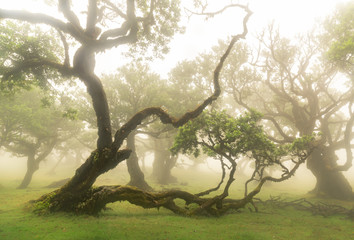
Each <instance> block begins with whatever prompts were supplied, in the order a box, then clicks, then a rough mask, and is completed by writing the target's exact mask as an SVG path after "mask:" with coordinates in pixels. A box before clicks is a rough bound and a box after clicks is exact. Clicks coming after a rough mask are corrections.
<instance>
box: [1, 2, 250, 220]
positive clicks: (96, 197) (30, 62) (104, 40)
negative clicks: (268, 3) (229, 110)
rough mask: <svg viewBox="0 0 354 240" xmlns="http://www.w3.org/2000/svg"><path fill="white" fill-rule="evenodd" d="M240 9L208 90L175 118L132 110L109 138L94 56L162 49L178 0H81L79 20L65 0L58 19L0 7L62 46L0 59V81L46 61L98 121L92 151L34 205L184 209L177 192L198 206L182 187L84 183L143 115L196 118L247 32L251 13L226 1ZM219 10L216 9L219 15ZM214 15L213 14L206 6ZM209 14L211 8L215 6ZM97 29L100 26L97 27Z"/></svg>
mask: <svg viewBox="0 0 354 240" xmlns="http://www.w3.org/2000/svg"><path fill="white" fill-rule="evenodd" d="M235 7H236V8H241V9H243V10H245V11H246V15H245V17H244V20H243V27H244V30H243V32H242V33H241V34H238V35H235V36H234V37H233V38H232V39H231V40H230V44H229V45H228V46H227V48H226V50H225V53H223V54H222V55H221V56H220V60H219V61H218V63H217V65H216V67H215V71H214V75H213V82H214V91H213V93H212V94H211V95H210V96H209V97H208V98H206V99H205V100H204V101H203V102H202V103H201V104H200V105H199V106H197V107H196V108H194V109H193V110H191V111H189V112H187V113H185V114H183V115H182V116H181V117H180V118H174V117H172V116H171V115H170V114H169V113H168V112H167V111H165V110H164V109H163V108H161V107H149V108H145V109H143V110H141V111H139V112H137V113H135V114H134V115H133V116H132V117H131V118H130V119H129V120H128V121H127V122H126V123H125V124H123V125H122V126H120V127H119V129H118V130H117V131H116V132H115V133H114V137H113V138H112V123H111V115H110V110H109V104H108V101H107V98H106V93H105V90H104V88H103V85H102V83H101V80H100V78H99V77H98V76H97V75H96V74H95V55H96V54H97V53H99V52H103V51H107V50H109V49H111V48H114V47H117V46H120V45H123V44H131V46H132V48H131V49H130V52H131V53H133V55H134V56H135V55H136V52H134V50H135V49H136V48H140V49H141V48H143V50H144V51H145V53H149V50H151V51H152V53H157V54H161V53H164V52H165V50H167V48H166V46H167V45H166V44H167V43H168V41H169V40H170V39H171V37H172V36H173V34H174V33H175V32H177V31H179V30H180V27H179V25H178V22H179V19H180V16H181V15H180V8H179V1H167V0H161V1H159V2H155V1H154V0H152V1H150V2H143V1H135V0H127V1H120V2H119V4H117V3H112V2H111V1H109V0H104V1H98V0H88V7H87V11H85V12H84V15H85V16H86V26H85V27H83V26H82V25H81V22H80V18H79V17H78V15H77V14H75V13H74V12H73V11H72V9H71V6H70V1H68V0H59V1H58V9H59V11H60V12H61V13H62V14H63V16H64V18H62V19H58V18H55V17H52V16H49V15H46V14H39V13H30V12H26V11H17V10H4V9H0V18H1V19H16V20H20V21H26V22H29V23H31V24H38V23H41V24H46V25H48V26H49V27H51V28H53V29H56V30H57V31H58V34H59V35H60V37H61V41H62V44H63V46H64V49H63V50H64V53H65V54H64V58H60V59H50V58H48V57H46V56H41V57H38V56H33V55H31V56H30V57H29V58H26V59H23V61H21V62H20V64H18V65H17V66H15V65H13V64H11V62H10V63H9V64H8V65H7V66H6V71H7V72H8V74H6V75H3V76H2V81H4V82H6V81H11V79H17V78H15V76H14V75H15V73H17V72H19V70H20V71H21V72H26V71H28V70H30V69H32V68H39V69H43V68H49V69H51V70H53V71H55V72H58V73H61V74H62V75H65V76H70V77H77V78H79V79H80V80H81V81H82V82H83V83H84V84H85V86H86V87H87V92H88V94H89V95H90V97H91V100H92V105H93V109H94V111H95V115H96V119H97V128H98V139H97V149H96V150H94V151H93V152H92V153H91V155H90V156H89V157H88V159H87V160H86V162H85V163H83V164H82V165H81V166H80V167H79V168H78V169H77V170H76V172H75V175H74V176H73V177H72V178H71V180H70V181H69V182H68V183H67V184H65V185H64V186H63V187H61V188H60V189H58V190H56V191H54V192H52V193H49V194H46V195H44V196H42V197H41V198H40V199H38V200H37V201H36V202H35V204H34V205H35V207H36V210H37V211H48V210H49V211H71V212H77V213H89V214H97V213H98V212H99V211H100V210H101V209H103V208H104V207H105V205H106V204H107V203H109V202H114V201H119V200H128V201H129V202H131V203H134V204H137V205H140V206H143V207H145V208H157V207H165V208H167V209H170V210H171V211H173V212H175V213H178V214H185V215H188V214H191V212H190V211H188V210H186V209H185V208H183V207H179V206H178V205H176V204H175V202H174V199H176V198H180V199H183V200H185V201H186V202H188V203H196V204H197V205H198V206H200V207H199V208H200V209H202V210H203V206H204V203H205V202H208V201H209V200H208V199H202V198H199V197H197V196H195V195H193V194H190V193H187V192H184V191H170V192H165V193H156V194H154V193H147V192H144V191H142V190H139V189H137V188H134V187H122V186H101V187H95V188H92V185H93V183H94V182H95V180H96V179H97V177H98V176H100V175H101V174H103V173H105V172H107V171H109V170H111V169H113V168H115V167H116V166H117V165H118V164H119V163H120V162H122V161H124V160H126V159H128V158H129V156H130V154H131V153H132V151H131V150H129V149H123V146H124V145H123V143H124V141H125V140H126V139H127V137H128V136H129V134H130V133H132V132H133V131H135V129H136V128H137V127H138V126H139V125H140V124H141V123H142V122H143V121H144V120H146V119H149V118H150V117H151V116H157V117H158V118H159V119H160V120H161V122H162V123H164V124H172V125H173V126H174V127H180V126H182V125H184V124H186V123H187V122H188V121H189V120H190V119H193V118H196V117H197V116H198V115H200V114H201V113H202V111H203V110H204V109H205V108H206V107H207V106H208V105H210V104H211V103H212V102H214V101H215V100H216V99H217V98H218V97H219V95H220V92H221V90H220V86H219V75H220V72H221V69H222V66H223V63H224V61H225V59H226V58H227V56H228V54H229V52H230V51H231V49H232V47H233V45H234V44H235V43H236V42H237V41H238V40H239V39H240V38H244V37H245V36H246V34H247V26H246V23H247V21H248V19H249V17H250V16H251V14H252V13H251V12H250V11H249V9H248V8H247V7H246V6H243V5H240V4H230V5H228V6H227V7H225V8H224V10H225V9H229V8H235ZM222 12H223V10H221V11H218V12H217V13H219V14H221V13H222ZM211 14H212V15H214V14H213V13H211ZM215 14H216V13H215ZM101 30H103V31H101ZM68 38H70V39H71V40H72V41H75V42H76V43H77V44H80V47H79V48H78V49H76V50H75V55H74V58H73V64H72V65H71V61H70V54H69V53H70V51H69V44H68V43H67V39H68Z"/></svg>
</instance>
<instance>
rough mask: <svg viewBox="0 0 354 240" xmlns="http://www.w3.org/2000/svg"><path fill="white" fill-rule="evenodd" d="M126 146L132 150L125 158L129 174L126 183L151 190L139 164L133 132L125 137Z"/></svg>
mask: <svg viewBox="0 0 354 240" xmlns="http://www.w3.org/2000/svg"><path fill="white" fill-rule="evenodd" d="M127 147H128V148H129V149H130V150H131V151H132V153H131V154H130V157H129V158H128V159H127V167H128V172H129V176H130V181H129V183H128V185H130V186H134V187H137V188H140V189H143V190H152V187H150V186H149V184H148V183H147V182H146V181H145V176H144V173H143V172H142V171H141V169H140V166H139V159H138V156H137V155H136V147H135V134H134V132H132V133H131V134H130V135H129V136H128V138H127Z"/></svg>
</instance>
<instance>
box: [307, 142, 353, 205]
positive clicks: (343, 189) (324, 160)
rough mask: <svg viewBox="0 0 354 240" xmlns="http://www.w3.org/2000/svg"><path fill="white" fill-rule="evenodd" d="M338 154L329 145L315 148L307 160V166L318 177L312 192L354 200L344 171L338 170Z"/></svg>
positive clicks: (322, 195)
mask: <svg viewBox="0 0 354 240" xmlns="http://www.w3.org/2000/svg"><path fill="white" fill-rule="evenodd" d="M336 160H337V159H336V155H335V153H334V151H331V150H330V149H329V148H327V147H320V148H316V149H314V151H313V152H312V154H311V156H310V157H309V159H308V161H307V167H308V169H309V170H311V172H312V173H313V175H314V176H315V177H316V180H317V183H316V186H315V188H314V190H312V193H314V194H316V195H318V196H320V197H330V198H335V199H340V200H353V199H354V194H353V191H352V187H351V186H350V184H349V182H348V180H347V179H346V178H345V177H344V175H343V174H342V172H340V171H336V170H335V167H336Z"/></svg>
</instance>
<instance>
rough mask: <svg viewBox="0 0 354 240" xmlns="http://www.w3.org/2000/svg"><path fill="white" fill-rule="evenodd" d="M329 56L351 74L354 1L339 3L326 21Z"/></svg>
mask: <svg viewBox="0 0 354 240" xmlns="http://www.w3.org/2000/svg"><path fill="white" fill-rule="evenodd" d="M325 29H326V31H327V32H326V33H325V35H327V36H326V40H327V41H328V40H329V41H328V42H327V44H328V45H329V50H328V53H327V56H328V58H329V59H330V60H332V61H334V62H336V63H338V65H339V66H341V67H342V68H344V69H347V70H349V72H351V74H353V71H352V70H350V69H352V68H353V64H354V60H353V59H354V56H353V53H354V1H349V2H347V3H343V4H340V5H338V7H337V8H336V10H335V11H334V14H333V15H332V16H330V17H328V19H327V21H326V22H325Z"/></svg>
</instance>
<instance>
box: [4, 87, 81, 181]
mask: <svg viewBox="0 0 354 240" xmlns="http://www.w3.org/2000/svg"><path fill="white" fill-rule="evenodd" d="M46 100H48V98H45V95H44V94H43V92H41V91H40V90H39V89H38V88H36V89H32V90H29V91H21V92H16V93H15V94H11V93H4V92H2V93H1V94H0V102H1V105H0V128H1V135H0V138H1V145H2V146H3V147H4V148H5V150H6V151H9V152H11V153H13V154H14V155H16V156H20V157H26V158H27V171H26V174H25V176H24V178H23V180H22V182H21V184H20V185H19V186H18V188H26V187H27V186H28V185H29V184H30V182H31V180H32V176H33V174H34V173H35V172H36V171H37V170H38V169H39V164H40V163H41V162H42V161H44V160H45V159H46V158H47V157H48V155H49V154H50V153H51V152H52V150H53V149H54V148H55V147H56V146H57V145H58V144H60V143H61V142H62V141H64V140H66V139H67V138H70V136H72V134H75V130H74V129H76V127H75V126H74V124H72V123H71V122H70V120H68V119H66V118H64V117H63V114H64V112H63V111H60V109H56V108H55V106H53V105H51V106H49V105H48V101H46ZM1 145H0V146H1Z"/></svg>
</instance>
